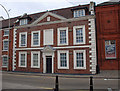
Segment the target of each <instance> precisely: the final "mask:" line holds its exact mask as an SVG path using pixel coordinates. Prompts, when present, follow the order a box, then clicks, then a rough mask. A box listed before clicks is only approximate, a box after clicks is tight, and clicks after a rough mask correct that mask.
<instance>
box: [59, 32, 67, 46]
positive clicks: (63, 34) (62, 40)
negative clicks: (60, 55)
mask: <svg viewBox="0 0 120 91" xmlns="http://www.w3.org/2000/svg"><path fill="white" fill-rule="evenodd" d="M65 43H66V30H60V44H65Z"/></svg>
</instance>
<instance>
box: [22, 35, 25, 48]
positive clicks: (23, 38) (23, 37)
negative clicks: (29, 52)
mask: <svg viewBox="0 0 120 91" xmlns="http://www.w3.org/2000/svg"><path fill="white" fill-rule="evenodd" d="M25 45H26V35H25V34H21V46H25Z"/></svg>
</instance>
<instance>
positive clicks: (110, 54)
mask: <svg viewBox="0 0 120 91" xmlns="http://www.w3.org/2000/svg"><path fill="white" fill-rule="evenodd" d="M105 58H106V59H114V58H116V42H115V40H105Z"/></svg>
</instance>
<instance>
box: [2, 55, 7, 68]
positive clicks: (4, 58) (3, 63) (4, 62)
mask: <svg viewBox="0 0 120 91" xmlns="http://www.w3.org/2000/svg"><path fill="white" fill-rule="evenodd" d="M7 58H8V57H3V60H2V66H7V65H8V64H7V60H8V59H7Z"/></svg>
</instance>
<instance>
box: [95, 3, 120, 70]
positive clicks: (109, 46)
mask: <svg viewBox="0 0 120 91" xmlns="http://www.w3.org/2000/svg"><path fill="white" fill-rule="evenodd" d="M96 27H97V52H98V64H99V66H100V69H101V70H118V69H119V65H120V46H119V45H120V2H106V3H102V4H99V5H97V7H96Z"/></svg>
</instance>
